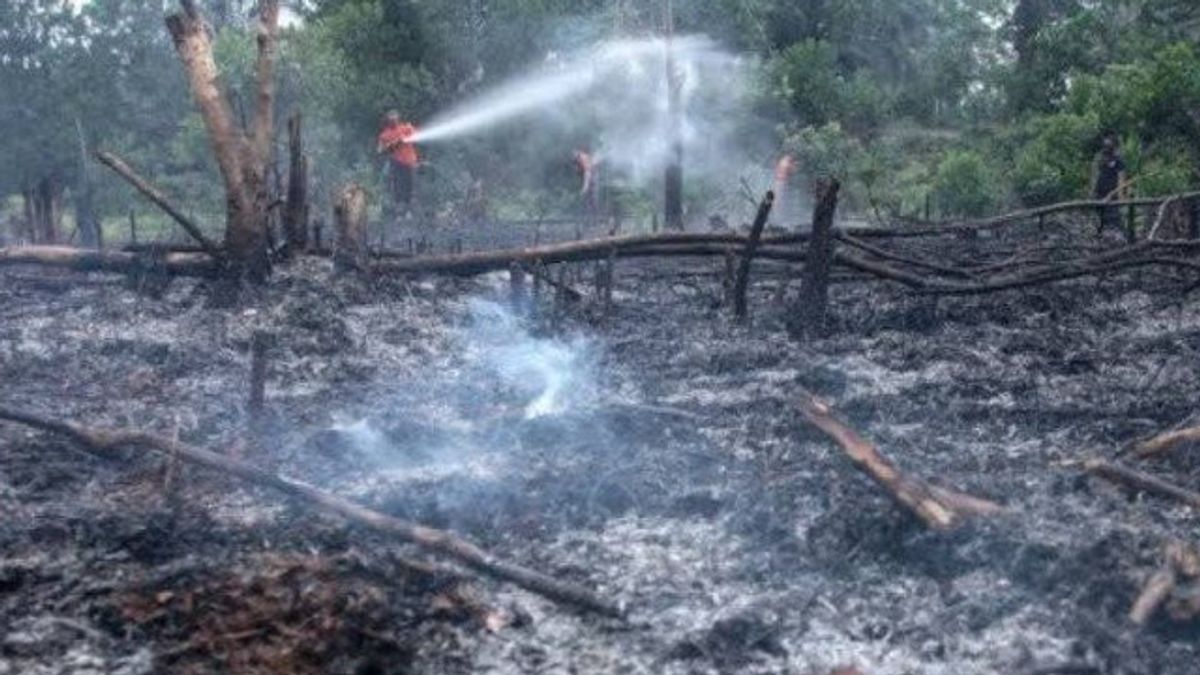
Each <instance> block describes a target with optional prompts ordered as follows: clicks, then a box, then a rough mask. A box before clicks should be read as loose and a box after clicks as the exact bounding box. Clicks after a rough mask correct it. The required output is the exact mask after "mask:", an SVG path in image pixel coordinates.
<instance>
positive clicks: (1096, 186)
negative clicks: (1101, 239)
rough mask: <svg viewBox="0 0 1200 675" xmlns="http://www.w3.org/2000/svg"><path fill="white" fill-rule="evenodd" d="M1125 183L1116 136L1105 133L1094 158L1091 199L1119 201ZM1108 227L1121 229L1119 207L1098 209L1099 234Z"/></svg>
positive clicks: (1123, 164) (1125, 185) (1122, 162)
mask: <svg viewBox="0 0 1200 675" xmlns="http://www.w3.org/2000/svg"><path fill="white" fill-rule="evenodd" d="M1127 183H1128V181H1127V180H1126V176H1125V160H1124V159H1123V158H1122V157H1121V152H1120V143H1119V142H1118V140H1117V135H1116V134H1114V133H1112V132H1109V133H1106V134H1105V135H1104V141H1103V146H1102V147H1101V149H1100V154H1099V155H1098V156H1097V157H1096V168H1095V182H1094V183H1093V189H1092V197H1093V198H1094V199H1096V200H1097V201H1104V202H1109V201H1111V202H1115V201H1119V200H1120V199H1121V198H1122V197H1124V193H1125V190H1126V187H1127ZM1109 226H1112V227H1115V228H1117V229H1118V230H1119V229H1121V209H1120V207H1118V206H1115V205H1114V206H1102V207H1100V231H1099V234H1104V230H1106V229H1108V227H1109Z"/></svg>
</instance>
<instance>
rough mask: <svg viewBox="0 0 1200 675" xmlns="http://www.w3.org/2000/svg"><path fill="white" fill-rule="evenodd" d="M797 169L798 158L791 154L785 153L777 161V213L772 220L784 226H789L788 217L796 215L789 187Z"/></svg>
mask: <svg viewBox="0 0 1200 675" xmlns="http://www.w3.org/2000/svg"><path fill="white" fill-rule="evenodd" d="M796 169H797V167H796V159H795V158H794V157H792V156H791V155H784V156H783V157H780V158H779V161H778V162H776V163H775V214H774V217H773V218H772V220H773V221H775V222H776V223H777V224H779V225H782V226H784V227H787V226H788V222H787V221H788V219H789V218H792V217H793V216H794V215H795V214H794V213H792V210H793V209H792V204H791V201H790V200H792V199H793V197H792V195H791V194H790V193H791V190H790V189H789V188H790V186H791V183H792V176H793V175H795V173H796ZM792 224H793V225H794V223H792Z"/></svg>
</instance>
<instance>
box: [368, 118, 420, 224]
mask: <svg viewBox="0 0 1200 675" xmlns="http://www.w3.org/2000/svg"><path fill="white" fill-rule="evenodd" d="M416 134H417V127H416V126H414V125H413V124H412V123H411V122H405V121H403V120H402V119H401V118H400V113H399V112H397V111H395V110H392V111H390V112H388V114H387V116H386V117H385V118H384V122H383V130H382V131H380V132H379V142H378V143H377V145H376V152H378V153H379V154H385V153H386V154H387V155H388V191H389V192H391V195H392V203H393V204H395V206H396V208H397V209H399V210H403V211H410V210H411V207H412V201H413V192H414V189H415V183H416V174H417V167H418V166H420V164H421V157H420V155H419V154H418V153H417V146H416V145H414V144H413V142H412V138H413V136H415V135H416Z"/></svg>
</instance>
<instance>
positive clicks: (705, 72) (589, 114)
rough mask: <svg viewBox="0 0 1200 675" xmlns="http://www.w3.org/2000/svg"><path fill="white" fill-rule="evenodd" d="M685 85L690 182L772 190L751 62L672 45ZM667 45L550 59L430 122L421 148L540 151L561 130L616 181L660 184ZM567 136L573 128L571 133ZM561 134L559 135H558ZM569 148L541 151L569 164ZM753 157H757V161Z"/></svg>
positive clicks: (665, 143) (666, 123) (770, 136)
mask: <svg viewBox="0 0 1200 675" xmlns="http://www.w3.org/2000/svg"><path fill="white" fill-rule="evenodd" d="M670 53H671V60H672V62H673V66H674V69H675V71H676V74H677V75H678V77H679V82H680V86H681V107H682V112H683V121H682V129H681V130H680V131H681V132H682V136H683V143H684V153H685V156H686V158H687V160H686V161H687V172H688V175H689V176H690V177H691V178H702V179H708V178H711V179H713V181H712V182H713V183H715V184H720V185H739V179H740V178H749V179H751V181H752V183H754V184H759V183H761V184H762V187H763V189H766V187H768V186H769V175H770V167H771V165H772V164H773V161H774V158H773V157H772V156H771V152H773V151H772V150H767V151H766V152H765V153H763V151H762V149H761V148H763V147H769V148H773V147H775V145H776V143H775V140H774V129H773V127H772V126H771V125H770V124H769V123H766V122H764V121H761V120H759V119H757V118H755V117H754V115H753V114H751V112H750V105H749V103H748V101H749V98H750V93H751V91H750V90H751V87H750V86H749V83H750V82H751V81H752V80H753V78H754V67H755V62H754V61H752V60H751V59H748V58H745V57H741V56H737V55H733V54H730V53H728V52H725V51H723V50H722V49H720V48H719V47H718V46H717V45H716V44H715V43H714V42H713V41H711V40H709V39H707V38H704V37H697V36H685V37H677V38H675V39H674V40H672V41H671V42H670ZM667 54H668V43H667V41H666V40H663V39H645V40H625V41H610V42H602V43H599V44H597V45H594V46H592V47H590V48H588V49H585V50H582V51H578V52H573V53H565V54H559V53H554V54H551V55H549V56H548V57H547V58H546V60H545V62H544V63H542V64H540V65H538V66H536V67H534V68H532V69H531V70H530V72H528V73H527V74H525V75H523V76H519V77H516V78H514V79H512V80H510V81H508V82H506V83H504V84H501V85H499V86H497V87H495V88H494V89H491V90H489V91H486V92H484V93H482V94H480V95H478V96H476V97H474V98H472V99H469V100H467V101H464V102H463V103H460V104H459V105H457V106H455V107H453V108H452V109H450V110H448V111H446V112H444V113H442V114H439V115H436V116H435V117H434V118H433V119H431V120H429V121H428V122H427V123H426V124H425V125H423V129H422V130H421V131H420V132H419V133H418V134H417V136H416V140H417V142H419V143H425V144H429V143H444V142H450V141H453V140H456V139H461V138H467V137H470V136H473V135H483V134H503V133H514V134H519V135H520V137H522V138H526V139H529V142H530V143H533V144H535V145H536V144H538V143H539V136H543V137H546V138H553V137H560V136H561V132H563V131H567V132H568V134H569V135H572V136H573V137H575V138H577V139H579V141H586V142H587V143H588V144H589V145H591V146H592V151H593V154H594V155H596V156H597V157H598V158H599V159H600V160H601V162H602V166H604V167H607V170H608V171H609V172H610V175H611V176H612V177H613V178H614V179H615V180H620V181H625V182H627V183H628V184H630V185H637V186H640V185H646V184H649V183H651V182H652V181H657V180H659V179H661V176H662V170H663V168H664V167H665V166H666V165H667V163H668V161H669V160H670V157H671V154H672V149H671V146H670V142H671V139H672V138H673V134H672V133H671V131H672V129H673V127H674V124H675V122H674V120H672V118H671V116H670V114H669V110H668V106H667V99H668V84H667V76H666V75H667ZM568 130H569V131H568ZM555 132H558V136H556V133H555ZM573 149H574V148H572V147H553V146H551V147H547V148H546V151H547V153H549V154H548V155H547V156H558V157H564V158H565V157H569V156H570V153H571V151H572V150H573ZM756 155H758V156H756Z"/></svg>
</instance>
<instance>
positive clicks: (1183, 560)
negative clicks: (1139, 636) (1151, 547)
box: [1129, 541, 1200, 626]
mask: <svg viewBox="0 0 1200 675" xmlns="http://www.w3.org/2000/svg"><path fill="white" fill-rule="evenodd" d="M1197 577H1200V551H1197V550H1196V549H1195V548H1194V547H1192V546H1189V545H1187V544H1185V543H1183V542H1181V541H1172V542H1170V543H1169V544H1167V546H1166V550H1165V553H1164V555H1163V564H1162V566H1161V567H1160V568H1159V569H1158V571H1156V572H1155V573H1154V574H1152V575H1151V576H1150V578H1149V579H1148V580H1147V581H1146V585H1145V586H1143V588H1142V592H1141V593H1140V594H1139V595H1138V597H1137V600H1136V601H1134V603H1133V609H1131V610H1130V612H1129V619H1130V620H1131V621H1133V623H1135V624H1137V625H1139V626H1144V625H1146V623H1148V622H1149V621H1150V619H1152V618H1154V615H1155V614H1157V613H1158V611H1159V609H1161V608H1162V607H1163V606H1164V605H1165V606H1166V608H1167V613H1168V614H1170V616H1171V618H1172V619H1175V620H1176V621H1188V620H1191V619H1194V618H1196V617H1197V616H1198V615H1200V603H1198V602H1197V599H1200V593H1198V592H1200V587H1196V588H1184V589H1179V585H1180V584H1181V583H1183V582H1186V581H1187V580H1190V579H1195V578H1197Z"/></svg>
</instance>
